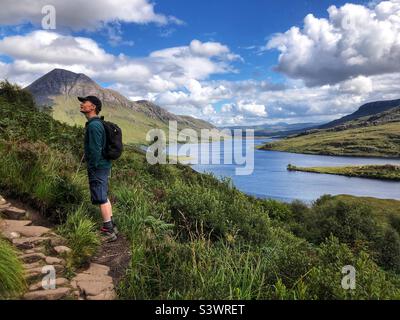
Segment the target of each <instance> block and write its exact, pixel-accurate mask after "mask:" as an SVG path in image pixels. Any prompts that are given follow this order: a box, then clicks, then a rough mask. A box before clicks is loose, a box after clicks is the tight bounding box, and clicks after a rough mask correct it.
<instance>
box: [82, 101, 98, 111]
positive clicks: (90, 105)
mask: <svg viewBox="0 0 400 320" xmlns="http://www.w3.org/2000/svg"><path fill="white" fill-rule="evenodd" d="M91 112H96V106H95V105H94V104H93V103H91V102H90V101H84V102H81V113H85V114H86V113H91Z"/></svg>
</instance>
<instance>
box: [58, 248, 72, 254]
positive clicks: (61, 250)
mask: <svg viewBox="0 0 400 320" xmlns="http://www.w3.org/2000/svg"><path fill="white" fill-rule="evenodd" d="M54 250H55V252H57V253H58V254H67V253H70V252H71V251H72V250H71V249H70V248H68V247H65V246H57V247H54Z"/></svg>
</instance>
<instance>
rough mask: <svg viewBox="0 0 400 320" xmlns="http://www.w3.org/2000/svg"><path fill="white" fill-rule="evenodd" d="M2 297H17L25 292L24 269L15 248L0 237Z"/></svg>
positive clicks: (0, 289) (0, 288) (0, 290)
mask: <svg viewBox="0 0 400 320" xmlns="http://www.w3.org/2000/svg"><path fill="white" fill-rule="evenodd" d="M0 261H1V262H0V299H7V298H15V297H18V296H19V295H20V294H22V293H23V292H24V290H25V289H26V283H25V279H24V269H23V267H22V263H21V261H20V260H19V259H18V256H17V253H16V251H15V250H14V248H13V247H12V246H11V245H9V244H8V243H7V242H6V241H4V240H2V239H0Z"/></svg>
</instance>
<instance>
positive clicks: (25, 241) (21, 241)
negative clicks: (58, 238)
mask: <svg viewBox="0 0 400 320" xmlns="http://www.w3.org/2000/svg"><path fill="white" fill-rule="evenodd" d="M48 240H49V238H46V237H28V238H18V239H13V241H12V242H13V244H14V245H15V246H16V247H17V248H18V249H21V250H25V249H33V248H34V247H35V246H36V245H38V244H42V243H43V242H45V241H48Z"/></svg>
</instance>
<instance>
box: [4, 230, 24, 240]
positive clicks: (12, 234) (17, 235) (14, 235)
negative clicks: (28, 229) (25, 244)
mask: <svg viewBox="0 0 400 320" xmlns="http://www.w3.org/2000/svg"><path fill="white" fill-rule="evenodd" d="M5 237H6V238H7V239H9V240H13V239H18V238H21V234H20V233H18V232H10V233H9V234H6V235H5Z"/></svg>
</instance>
